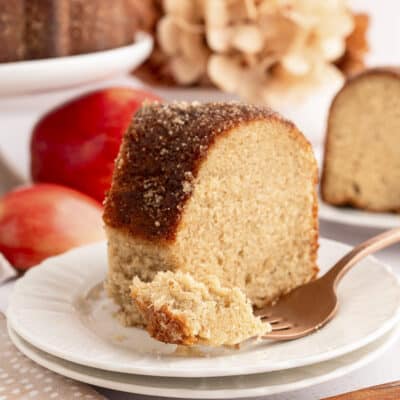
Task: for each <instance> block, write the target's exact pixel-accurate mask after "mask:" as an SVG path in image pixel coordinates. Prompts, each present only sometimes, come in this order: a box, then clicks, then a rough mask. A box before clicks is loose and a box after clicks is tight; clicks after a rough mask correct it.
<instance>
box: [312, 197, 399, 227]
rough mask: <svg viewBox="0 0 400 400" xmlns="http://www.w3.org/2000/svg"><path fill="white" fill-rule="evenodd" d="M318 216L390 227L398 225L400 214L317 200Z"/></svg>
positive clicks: (345, 221)
mask: <svg viewBox="0 0 400 400" xmlns="http://www.w3.org/2000/svg"><path fill="white" fill-rule="evenodd" d="M319 217H320V218H321V219H323V220H325V221H330V222H336V223H341V224H346V225H355V226H366V227H370V228H379V229H390V228H398V227H400V215H398V214H393V213H376V212H369V211H363V210H358V209H356V208H350V207H334V206H331V205H329V204H326V203H325V202H323V201H322V200H320V202H319Z"/></svg>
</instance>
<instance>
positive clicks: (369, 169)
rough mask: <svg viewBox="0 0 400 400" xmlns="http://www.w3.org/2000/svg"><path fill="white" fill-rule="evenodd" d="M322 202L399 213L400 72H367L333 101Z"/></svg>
mask: <svg viewBox="0 0 400 400" xmlns="http://www.w3.org/2000/svg"><path fill="white" fill-rule="evenodd" d="M326 135H327V136H326V142H325V158H324V167H323V175H322V182H321V191H322V198H323V200H324V201H325V202H327V203H330V204H333V205H342V206H346V205H348V206H354V207H358V208H362V209H366V210H371V211H395V212H399V211H400V70H395V69H388V68H386V69H385V68H383V69H371V70H368V71H365V72H363V73H361V74H360V75H357V76H355V77H354V78H352V79H350V80H349V81H348V82H347V83H346V84H345V85H344V87H343V88H342V89H341V90H340V91H339V93H338V94H337V95H336V97H335V99H334V100H333V103H332V106H331V109H330V112H329V117H328V126H327V134H326Z"/></svg>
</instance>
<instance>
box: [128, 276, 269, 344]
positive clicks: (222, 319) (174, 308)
mask: <svg viewBox="0 0 400 400" xmlns="http://www.w3.org/2000/svg"><path fill="white" fill-rule="evenodd" d="M131 289H132V297H133V299H134V301H135V303H136V304H137V305H138V307H139V310H140V312H141V314H142V315H143V318H144V319H145V320H146V321H147V330H148V332H149V333H150V335H151V336H153V337H154V338H156V339H158V340H160V341H163V342H166V343H175V344H184V345H194V344H203V345H209V346H221V345H235V344H238V343H241V342H243V341H244V340H246V339H248V338H251V337H257V336H262V335H263V334H265V333H267V332H268V331H270V330H271V327H270V325H269V324H266V323H263V322H262V321H261V320H260V318H258V317H255V316H254V315H253V309H252V306H251V303H250V301H249V300H248V299H247V298H246V296H245V295H244V293H243V292H242V291H241V290H240V289H239V288H226V287H222V286H221V284H220V282H219V280H218V278H217V277H216V276H208V277H207V278H204V280H203V281H202V282H200V281H196V280H195V279H194V278H193V277H192V276H191V275H190V274H188V273H184V272H179V271H178V272H176V273H174V272H170V271H168V272H159V273H158V274H157V275H156V276H155V278H154V279H153V281H152V282H149V283H145V282H142V281H141V280H140V279H139V278H137V277H135V278H134V279H133V285H132V288H131Z"/></svg>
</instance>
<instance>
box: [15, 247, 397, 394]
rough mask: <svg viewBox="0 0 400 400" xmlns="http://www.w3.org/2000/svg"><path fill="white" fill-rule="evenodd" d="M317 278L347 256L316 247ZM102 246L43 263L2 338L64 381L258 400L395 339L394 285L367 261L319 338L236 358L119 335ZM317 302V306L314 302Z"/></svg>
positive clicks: (348, 366)
mask: <svg viewBox="0 0 400 400" xmlns="http://www.w3.org/2000/svg"><path fill="white" fill-rule="evenodd" d="M320 242H321V247H320V252H319V265H320V267H321V270H322V271H321V273H323V272H324V271H326V270H327V269H329V267H331V266H332V265H333V264H334V263H335V261H336V260H337V259H338V258H340V257H341V256H342V255H343V254H344V253H345V252H346V251H348V250H349V247H348V246H346V245H343V244H340V243H338V242H334V241H330V240H326V239H321V241H320ZM106 270H107V257H106V244H105V243H98V244H94V245H90V246H85V247H81V248H79V249H75V250H73V251H70V252H68V253H65V254H64V255H62V256H59V257H54V258H51V259H48V260H46V261H45V262H44V263H43V264H42V265H40V266H38V267H36V268H34V269H32V270H30V271H29V272H28V273H27V274H26V275H25V276H24V277H23V278H22V279H20V280H19V282H18V283H17V285H16V288H15V291H14V293H13V296H12V298H11V302H10V307H9V310H8V321H9V332H10V336H11V339H12V340H13V342H14V343H15V345H16V346H17V347H18V348H19V349H20V350H21V351H22V352H23V353H24V354H25V355H27V356H28V357H29V358H31V359H32V360H34V361H36V362H37V363H38V364H41V365H43V366H45V367H47V368H49V369H50V370H52V371H55V372H58V373H60V374H62V375H65V376H68V377H70V378H73V379H76V380H80V381H83V382H87V383H90V384H94V385H97V386H102V387H106V388H110V389H115V390H121V391H126V392H132V393H138V394H146V395H155V396H170V397H186V398H230V399H232V398H239V397H251V396H265V395H268V394H273V393H282V392H286V391H291V390H296V389H301V388H305V387H308V386H311V385H315V384H318V383H322V382H325V381H327V380H330V379H333V378H337V377H339V376H342V375H344V374H347V373H349V372H351V371H353V370H355V369H356V368H359V367H361V366H362V365H365V364H366V363H368V362H370V361H372V360H373V359H374V358H376V357H377V356H378V355H379V354H381V353H382V352H383V351H384V350H385V349H386V348H387V347H388V346H390V345H391V344H392V343H393V341H394V340H395V339H396V338H397V337H398V336H399V334H400V327H399V320H400V284H399V281H398V279H397V278H396V276H395V275H394V274H393V273H392V272H391V269H390V268H389V267H387V266H385V265H383V264H382V263H380V262H379V261H377V260H376V259H374V258H372V257H369V258H367V259H365V260H364V261H362V262H360V263H359V265H357V266H356V267H355V268H354V269H353V270H352V271H350V272H349V274H348V275H347V276H346V277H345V278H344V280H343V281H342V283H341V284H340V287H339V293H338V295H339V301H340V310H339V313H338V315H337V317H335V319H334V320H333V321H332V322H331V323H329V324H328V325H327V326H326V327H324V328H323V329H321V330H320V331H318V332H316V333H315V334H312V335H310V336H308V337H305V338H302V339H299V340H295V341H290V342H270V341H266V340H263V341H258V342H257V341H248V342H246V343H244V344H243V345H242V346H241V348H240V349H239V350H231V349H213V350H212V349H211V350H210V349H206V348H198V349H197V348H196V350H191V351H183V350H182V348H177V347H176V346H174V345H166V344H162V343H160V342H157V341H155V340H153V339H151V338H150V337H149V336H148V335H147V333H146V332H145V331H143V330H140V329H137V328H125V327H122V326H121V325H120V324H119V323H118V321H117V320H116V319H115V317H114V313H115V310H116V308H115V306H114V304H113V303H112V302H111V300H109V299H108V298H107V296H106V295H105V293H104V290H103V285H102V283H103V281H104V278H105V276H106ZM316 301H318V299H316Z"/></svg>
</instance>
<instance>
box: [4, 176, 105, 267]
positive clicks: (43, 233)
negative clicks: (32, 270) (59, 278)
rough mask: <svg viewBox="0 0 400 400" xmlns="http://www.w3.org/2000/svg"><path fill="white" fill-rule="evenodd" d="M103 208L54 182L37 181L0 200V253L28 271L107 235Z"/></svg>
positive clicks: (15, 265)
mask: <svg viewBox="0 0 400 400" xmlns="http://www.w3.org/2000/svg"><path fill="white" fill-rule="evenodd" d="M101 215H102V207H101V206H100V205H99V203H97V202H96V201H95V200H93V199H92V198H90V197H88V196H86V195H84V194H82V193H79V192H77V191H75V190H73V189H69V188H66V187H63V186H59V185H53V184H37V185H32V186H28V187H22V188H19V189H16V190H13V191H11V192H9V193H7V194H6V195H5V196H4V197H3V198H1V199H0V252H1V253H3V254H4V256H5V257H6V258H7V259H8V261H9V262H10V263H11V264H12V265H14V267H15V268H17V269H21V270H25V269H28V268H29V267H31V266H33V265H36V264H38V263H39V262H40V261H42V260H43V259H45V258H47V257H49V256H53V255H56V254H60V253H62V252H64V251H66V250H68V249H70V248H72V247H75V246H80V245H83V244H86V243H89V242H95V241H98V240H102V239H103V238H104V231H103V224H102V218H101Z"/></svg>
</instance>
